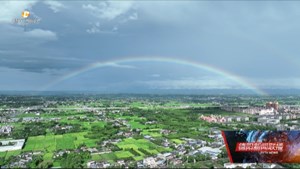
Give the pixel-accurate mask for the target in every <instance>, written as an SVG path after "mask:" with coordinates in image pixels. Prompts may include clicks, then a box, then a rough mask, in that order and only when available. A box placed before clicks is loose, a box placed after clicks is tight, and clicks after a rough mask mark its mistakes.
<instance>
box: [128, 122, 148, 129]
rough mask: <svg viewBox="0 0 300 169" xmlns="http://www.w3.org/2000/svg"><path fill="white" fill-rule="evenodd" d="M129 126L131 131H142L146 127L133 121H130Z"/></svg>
mask: <svg viewBox="0 0 300 169" xmlns="http://www.w3.org/2000/svg"><path fill="white" fill-rule="evenodd" d="M129 124H130V126H131V128H133V129H143V128H145V127H146V126H145V125H143V124H141V123H139V122H135V121H130V122H129Z"/></svg>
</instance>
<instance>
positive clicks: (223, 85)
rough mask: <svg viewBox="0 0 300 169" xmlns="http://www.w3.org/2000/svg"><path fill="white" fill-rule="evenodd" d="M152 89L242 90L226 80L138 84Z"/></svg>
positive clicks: (155, 81)
mask: <svg viewBox="0 0 300 169" xmlns="http://www.w3.org/2000/svg"><path fill="white" fill-rule="evenodd" d="M139 83H140V84H143V85H146V86H148V87H150V88H152V89H216V88H218V89H239V88H243V87H242V86H240V85H239V84H236V83H234V82H232V81H230V80H228V79H220V78H209V77H206V78H202V79H193V78H185V79H171V80H150V81H143V82H139Z"/></svg>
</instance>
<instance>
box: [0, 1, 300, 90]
mask: <svg viewBox="0 0 300 169" xmlns="http://www.w3.org/2000/svg"><path fill="white" fill-rule="evenodd" d="M0 9H1V15H0V77H1V80H0V89H1V90H98V91H125V92H126V91H132V90H135V89H137V90H141V91H142V90H148V89H244V88H248V87H249V85H245V84H251V86H252V87H255V88H261V89H266V88H284V89H288V88H297V89H300V76H299V75H300V48H299V39H300V20H299V18H300V2H282V1H265V2H259V1H254V2H251V1H243V2H237V1H224V2H222V1H215V2H209V1H200V2H198V1H139V2H137V1H127V0H126V1H121V0H120V1H100V2H99V1H34V0H30V1H1V2H0ZM24 10H28V11H30V17H29V18H31V19H39V20H40V21H39V23H36V24H29V25H27V26H23V25H20V24H16V23H13V22H12V21H13V20H14V19H16V18H17V19H18V18H21V13H22V11H24ZM139 57H143V58H145V57H146V58H151V57H156V58H167V59H169V60H170V61H169V62H159V61H158V59H156V60H155V59H154V60H153V61H151V59H148V60H147V61H134V59H131V60H132V61H130V59H129V61H126V62H122V61H120V60H122V59H124V58H139ZM171 59H176V60H180V61H182V62H185V63H187V62H188V63H196V64H198V65H199V66H198V67H195V66H191V65H189V64H181V63H180V61H177V62H172V61H171ZM96 62H110V63H111V64H107V65H106V66H102V67H98V68H95V69H87V71H83V72H81V73H78V74H76V75H74V76H72V77H69V78H64V77H65V76H66V75H68V74H72V72H76V71H77V72H78V70H81V69H83V68H85V67H89V66H88V65H91V64H93V63H96ZM200 65H202V66H200ZM203 65H206V67H211V68H213V69H214V70H216V71H211V70H208V69H205V68H201V67H205V66H203ZM218 72H219V73H218ZM220 72H227V73H225V75H224V73H220ZM229 75H230V76H234V77H235V79H233V78H230V77H229ZM236 79H238V80H236ZM241 81H243V83H241Z"/></svg>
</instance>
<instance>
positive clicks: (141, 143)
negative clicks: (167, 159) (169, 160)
mask: <svg viewBox="0 0 300 169" xmlns="http://www.w3.org/2000/svg"><path fill="white" fill-rule="evenodd" d="M117 146H118V147H119V148H121V149H131V148H133V149H134V150H135V151H137V152H138V153H139V154H141V156H145V155H144V154H143V153H142V152H141V151H139V150H138V149H139V148H141V149H144V150H145V151H147V152H149V153H151V154H153V155H154V154H158V153H160V152H165V151H170V150H171V149H168V148H164V147H161V146H158V145H156V144H154V143H152V142H150V141H148V140H146V139H138V140H136V139H133V138H127V139H124V140H123V141H122V142H120V143H118V144H117Z"/></svg>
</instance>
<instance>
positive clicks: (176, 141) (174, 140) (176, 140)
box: [172, 139, 185, 144]
mask: <svg viewBox="0 0 300 169" xmlns="http://www.w3.org/2000/svg"><path fill="white" fill-rule="evenodd" d="M172 141H173V142H174V143H175V144H182V143H184V142H185V141H183V140H180V139H172Z"/></svg>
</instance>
